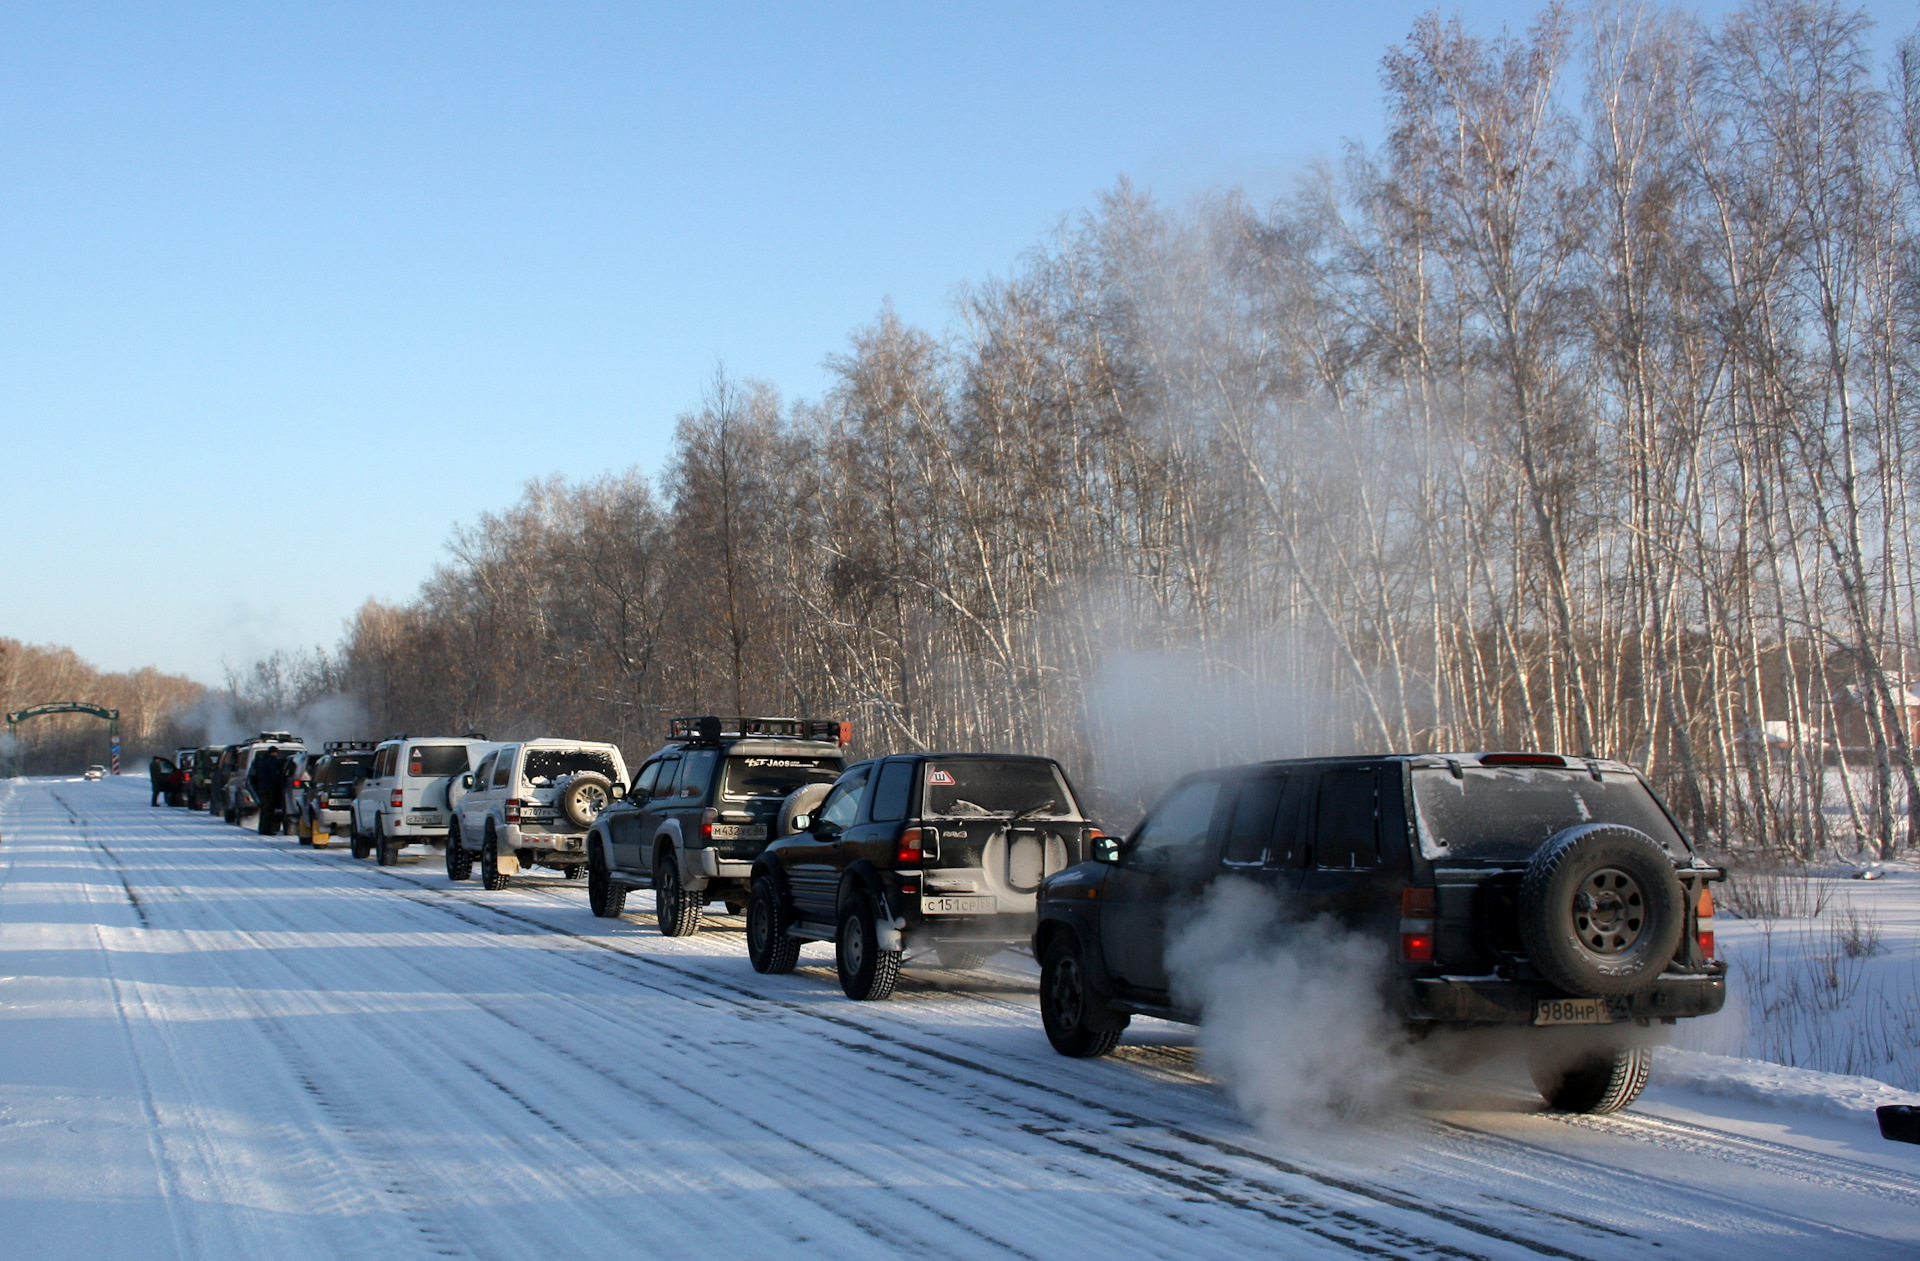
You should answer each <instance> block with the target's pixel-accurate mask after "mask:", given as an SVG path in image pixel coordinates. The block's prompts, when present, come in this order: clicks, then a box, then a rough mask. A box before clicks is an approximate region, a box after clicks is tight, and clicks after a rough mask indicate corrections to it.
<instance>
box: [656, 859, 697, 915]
mask: <svg viewBox="0 0 1920 1261" xmlns="http://www.w3.org/2000/svg"><path fill="white" fill-rule="evenodd" d="M653 916H654V918H655V919H656V920H658V921H659V924H660V935H661V936H662V937H689V936H692V935H693V934H694V933H697V932H699V931H700V903H699V902H698V901H697V900H696V899H695V898H694V895H693V894H691V893H688V892H687V887H686V885H684V884H682V883H681V882H680V863H679V862H678V860H676V859H675V858H674V855H673V851H672V850H666V849H663V850H661V851H660V855H659V857H657V858H655V859H654V860H653Z"/></svg>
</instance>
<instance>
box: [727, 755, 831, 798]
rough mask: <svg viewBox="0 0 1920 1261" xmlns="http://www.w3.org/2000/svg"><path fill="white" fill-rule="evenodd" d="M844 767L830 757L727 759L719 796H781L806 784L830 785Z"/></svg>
mask: <svg viewBox="0 0 1920 1261" xmlns="http://www.w3.org/2000/svg"><path fill="white" fill-rule="evenodd" d="M842 769H843V764H842V763H841V761H840V759H839V758H829V757H768V756H764V755H763V756H759V757H730V758H728V759H727V775H726V778H725V779H724V780H723V781H721V786H720V795H721V796H722V797H724V798H725V799H726V800H728V801H747V800H749V799H751V798H754V797H784V796H786V795H787V794H788V793H790V792H792V791H793V790H794V789H796V788H804V787H806V786H807V785H808V784H831V783H832V782H833V781H834V780H836V779H839V778H840V772H841V770H842Z"/></svg>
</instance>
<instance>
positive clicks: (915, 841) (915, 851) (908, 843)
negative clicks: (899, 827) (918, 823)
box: [893, 828, 927, 867]
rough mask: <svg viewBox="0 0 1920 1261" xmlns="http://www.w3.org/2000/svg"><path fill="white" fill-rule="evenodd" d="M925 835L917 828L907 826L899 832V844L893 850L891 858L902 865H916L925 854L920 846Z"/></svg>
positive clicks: (922, 859) (923, 858)
mask: <svg viewBox="0 0 1920 1261" xmlns="http://www.w3.org/2000/svg"><path fill="white" fill-rule="evenodd" d="M926 835H927V834H926V833H925V832H923V831H921V830H920V829H919V828H907V829H906V830H905V831H903V832H901V833H900V844H899V846H898V847H897V848H895V850H894V851H893V860H894V861H895V862H897V863H899V864H900V865H901V866H902V867H918V866H919V865H920V864H921V862H922V861H924V860H925V859H926V856H927V852H926V850H925V849H924V848H922V846H923V843H924V842H925V840H926Z"/></svg>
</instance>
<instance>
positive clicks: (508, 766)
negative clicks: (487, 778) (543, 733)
mask: <svg viewBox="0 0 1920 1261" xmlns="http://www.w3.org/2000/svg"><path fill="white" fill-rule="evenodd" d="M518 753H519V750H518V749H502V750H500V752H499V753H498V754H496V755H495V756H497V757H498V758H499V761H497V762H495V763H494V764H493V786H494V787H495V788H505V787H506V786H507V777H508V776H510V775H512V774H513V759H514V757H515V756H516V755H517V754H518Z"/></svg>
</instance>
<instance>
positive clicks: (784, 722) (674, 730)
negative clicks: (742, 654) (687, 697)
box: [587, 716, 851, 937]
mask: <svg viewBox="0 0 1920 1261" xmlns="http://www.w3.org/2000/svg"><path fill="white" fill-rule="evenodd" d="M668 734H669V737H670V739H669V742H668V743H667V745H666V747H664V748H662V749H661V750H660V751H659V752H658V753H655V754H654V755H653V756H652V757H650V758H648V759H647V761H646V763H645V765H643V766H642V767H641V768H640V773H639V774H637V775H635V776H634V778H633V788H632V789H631V790H630V791H629V792H628V793H627V795H626V797H625V798H624V799H622V800H620V801H616V802H614V803H613V804H612V805H610V806H608V807H607V808H606V809H605V810H603V811H601V812H600V816H599V817H598V818H597V819H595V820H594V822H593V827H592V828H591V830H590V831H589V832H588V833H587V900H588V902H590V903H591V904H592V906H593V913H594V914H595V915H598V916H600V917H602V918H603V919H612V918H614V917H615V916H617V915H619V914H620V912H621V911H622V910H624V909H625V907H626V903H627V890H629V889H634V888H646V887H648V886H651V887H652V889H653V899H654V911H655V914H656V916H657V917H658V919H659V922H660V932H661V933H662V934H663V935H665V936H668V937H679V936H683V935H685V934H687V933H692V932H695V931H697V930H698V929H699V927H700V912H701V910H702V908H704V907H705V906H706V905H707V903H709V902H724V903H726V906H727V909H728V911H730V912H732V913H734V914H736V915H737V914H739V912H740V910H741V908H742V907H743V906H745V904H746V900H747V881H748V879H749V878H750V872H751V868H752V866H753V860H754V859H755V858H757V857H758V856H759V854H760V851H761V850H763V849H765V848H766V845H767V841H768V839H769V838H770V837H771V836H772V835H773V833H774V827H775V825H776V822H777V821H778V819H779V817H780V813H781V806H782V804H783V803H784V802H785V801H786V800H787V798H788V796H789V795H791V794H792V793H793V792H794V791H795V790H796V789H800V788H804V787H805V786H806V785H809V784H818V785H821V786H822V787H823V790H824V785H826V784H830V783H832V782H833V781H834V779H835V778H836V777H838V776H839V774H840V771H841V769H842V768H843V767H845V766H846V764H847V759H846V753H845V751H844V746H845V745H846V742H847V740H848V738H849V736H850V734H851V727H850V726H849V724H847V723H843V722H828V721H823V720H820V719H804V720H803V719H798V718H742V719H738V720H736V721H735V723H734V725H733V728H732V729H731V730H728V729H726V727H725V725H724V724H723V723H722V722H721V721H720V719H718V718H716V717H712V716H708V717H705V718H676V719H674V720H673V722H672V724H671V725H670V726H669V728H668Z"/></svg>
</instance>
